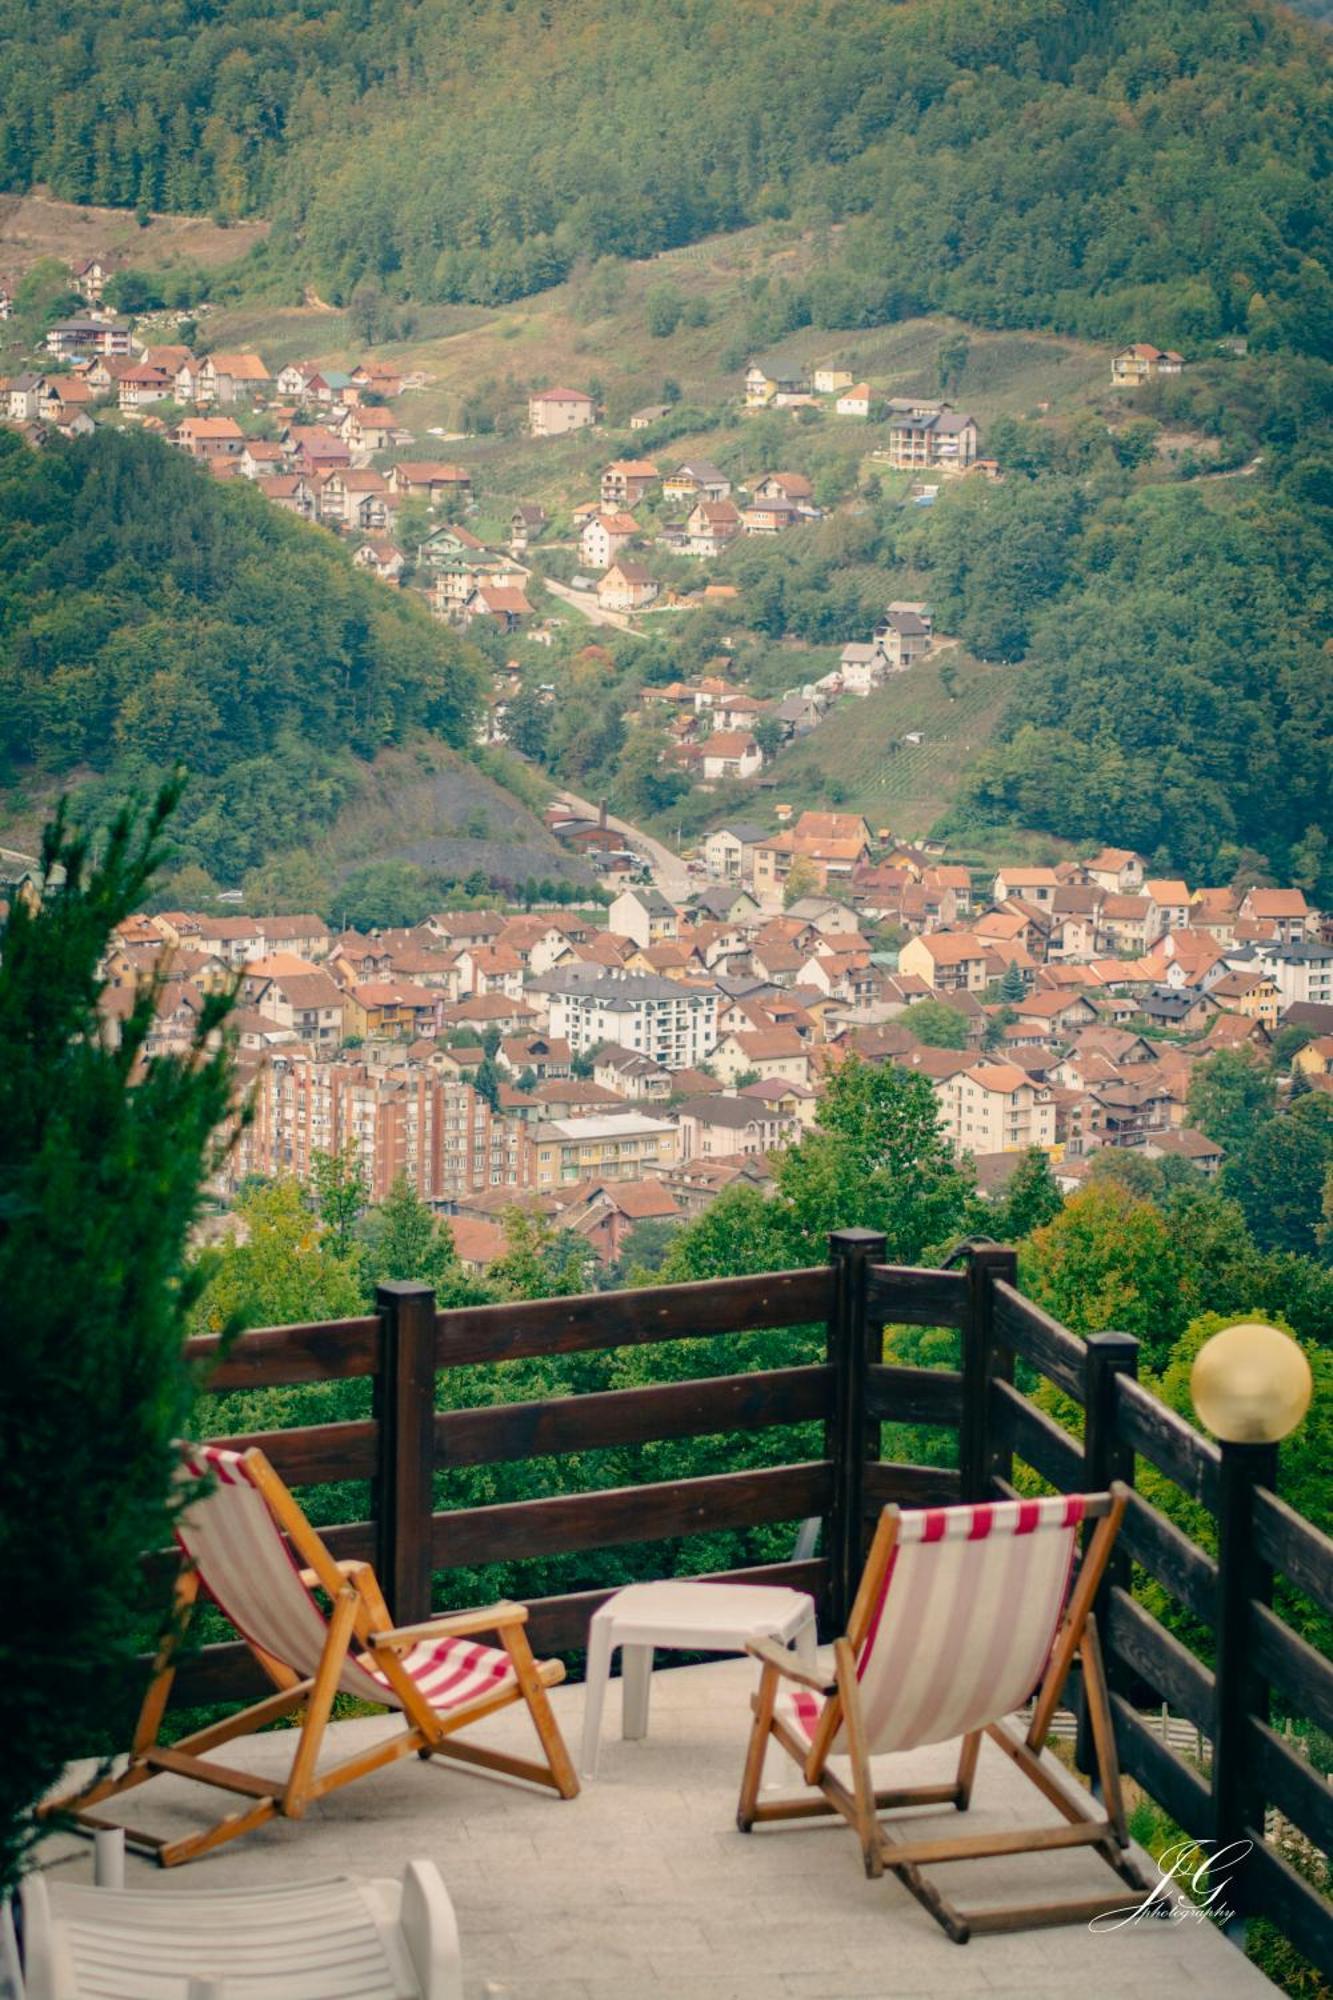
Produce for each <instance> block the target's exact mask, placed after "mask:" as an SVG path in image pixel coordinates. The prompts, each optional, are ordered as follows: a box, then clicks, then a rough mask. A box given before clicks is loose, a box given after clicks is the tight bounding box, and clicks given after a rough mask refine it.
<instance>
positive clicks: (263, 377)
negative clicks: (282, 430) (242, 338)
mask: <svg viewBox="0 0 1333 2000" xmlns="http://www.w3.org/2000/svg"><path fill="white" fill-rule="evenodd" d="M272 386H273V378H272V377H271V375H270V374H269V372H268V368H267V366H266V364H265V362H264V360H263V358H262V356H260V355H258V354H206V355H205V356H204V359H203V360H202V361H201V362H200V364H199V368H198V372H197V374H196V376H195V401H196V402H197V403H200V404H206V403H237V402H241V401H244V400H246V399H248V398H250V397H254V396H265V395H267V394H268V392H269V390H270V389H271V388H272Z"/></svg>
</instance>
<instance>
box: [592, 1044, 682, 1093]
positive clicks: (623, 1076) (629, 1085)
mask: <svg viewBox="0 0 1333 2000" xmlns="http://www.w3.org/2000/svg"><path fill="white" fill-rule="evenodd" d="M592 1080H593V1082H594V1083H596V1084H600V1086H601V1087H602V1089H603V1090H613V1091H615V1092H616V1093H617V1095H618V1096H620V1097H626V1098H631V1099H635V1100H639V1101H642V1102H644V1103H647V1104H665V1103H666V1100H667V1099H668V1097H670V1095H671V1092H672V1089H673V1087H674V1083H675V1079H674V1078H673V1076H672V1074H671V1071H670V1070H669V1069H667V1068H665V1067H664V1065H663V1064H661V1063H659V1062H655V1061H654V1060H653V1058H652V1057H651V1056H643V1055H638V1054H637V1053H636V1052H635V1051H634V1050H633V1049H626V1048H619V1047H617V1048H610V1049H602V1050H601V1051H600V1052H599V1053H598V1055H597V1057H596V1058H595V1060H594V1062H593V1070H592Z"/></svg>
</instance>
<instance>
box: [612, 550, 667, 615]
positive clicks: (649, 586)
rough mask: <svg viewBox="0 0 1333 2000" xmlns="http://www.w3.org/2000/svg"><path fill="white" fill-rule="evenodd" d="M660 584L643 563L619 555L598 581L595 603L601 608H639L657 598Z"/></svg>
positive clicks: (614, 609) (625, 609)
mask: <svg viewBox="0 0 1333 2000" xmlns="http://www.w3.org/2000/svg"><path fill="white" fill-rule="evenodd" d="M660 588H661V586H660V585H659V583H658V581H657V579H656V577H654V576H651V575H650V574H649V573H648V571H647V570H646V569H645V568H644V566H643V564H642V563H636V562H630V560H629V559H628V557H627V556H620V557H618V558H617V560H616V561H615V562H613V563H612V565H611V567H610V569H608V570H607V571H606V573H605V574H604V575H603V576H602V577H601V578H600V579H599V581H598V584H597V602H598V603H599V604H600V605H601V607H602V609H603V610H604V611H641V610H642V609H643V608H644V606H645V605H648V604H651V603H652V602H653V601H654V599H655V598H656V597H657V595H658V593H659V591H660Z"/></svg>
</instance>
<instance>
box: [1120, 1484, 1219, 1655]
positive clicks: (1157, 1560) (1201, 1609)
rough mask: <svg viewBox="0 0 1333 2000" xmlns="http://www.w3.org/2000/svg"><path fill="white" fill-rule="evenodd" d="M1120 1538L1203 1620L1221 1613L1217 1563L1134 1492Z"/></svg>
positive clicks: (1204, 1623) (1194, 1614)
mask: <svg viewBox="0 0 1333 2000" xmlns="http://www.w3.org/2000/svg"><path fill="white" fill-rule="evenodd" d="M1120 1540H1121V1542H1122V1543H1123V1545H1124V1546H1125V1548H1127V1549H1128V1550H1129V1553H1130V1555H1131V1556H1133V1558H1134V1560H1135V1562H1136V1563H1138V1564H1139V1565H1140V1567H1141V1568H1143V1569H1146V1570H1147V1572H1148V1574H1149V1576H1153V1577H1156V1579H1157V1581H1158V1582H1159V1583H1160V1584H1162V1585H1164V1586H1165V1588H1166V1589H1167V1590H1169V1591H1170V1592H1171V1595H1172V1596H1173V1597H1174V1598H1176V1599H1177V1600H1178V1601H1179V1602H1180V1603H1181V1604H1182V1605H1183V1606H1184V1607H1185V1609H1186V1611H1188V1612H1190V1613H1191V1614H1192V1615H1193V1616H1194V1617H1195V1618H1197V1619H1198V1620H1199V1622H1200V1623H1201V1624H1203V1625H1207V1626H1211V1625H1212V1622H1213V1619H1214V1617H1215V1616H1216V1613H1217V1564H1216V1563H1215V1562H1214V1561H1213V1559H1212V1557H1211V1556H1209V1555H1205V1554H1204V1552H1203V1550H1202V1549H1201V1548H1200V1547H1199V1546H1198V1544H1197V1543H1195V1542H1192V1541H1191V1540H1190V1538H1189V1536H1188V1535H1186V1534H1182V1532H1181V1530H1180V1529H1179V1528H1178V1527H1176V1525H1175V1523H1174V1522H1173V1521H1168V1520H1167V1518H1166V1516H1165V1515H1164V1514H1159V1513H1158V1511H1157V1509H1156V1508H1155V1507H1150V1506H1149V1505H1148V1503H1147V1501H1146V1500H1141V1499H1140V1498H1139V1496H1138V1494H1137V1493H1131V1494H1130V1496H1129V1504H1128V1506H1127V1507H1126V1509H1125V1518H1124V1521H1123V1522H1122V1523H1121V1528H1120Z"/></svg>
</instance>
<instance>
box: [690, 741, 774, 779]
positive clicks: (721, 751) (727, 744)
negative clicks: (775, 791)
mask: <svg viewBox="0 0 1333 2000" xmlns="http://www.w3.org/2000/svg"><path fill="white" fill-rule="evenodd" d="M702 749H703V773H704V781H705V783H707V784H710V785H711V784H716V783H718V782H719V781H720V780H721V779H723V778H753V777H756V776H757V775H758V773H759V772H760V771H761V770H762V769H763V764H764V753H763V751H762V750H761V749H760V748H759V745H758V744H757V743H756V742H755V740H754V738H753V736H751V735H750V733H749V731H748V730H740V729H715V730H714V731H713V734H712V735H711V736H710V737H708V738H707V740H706V741H705V742H704V744H703V746H702Z"/></svg>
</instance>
